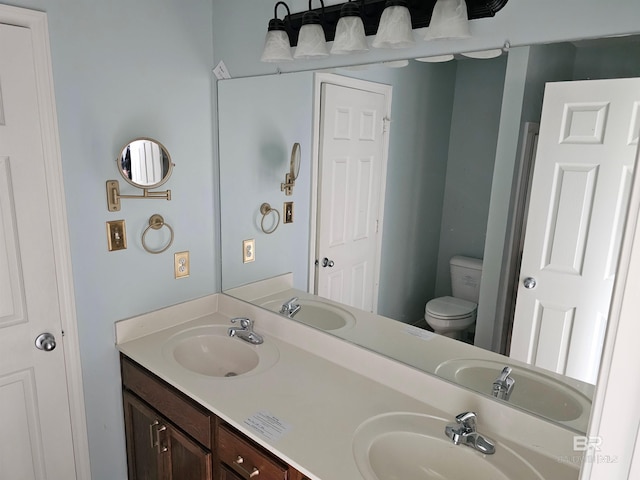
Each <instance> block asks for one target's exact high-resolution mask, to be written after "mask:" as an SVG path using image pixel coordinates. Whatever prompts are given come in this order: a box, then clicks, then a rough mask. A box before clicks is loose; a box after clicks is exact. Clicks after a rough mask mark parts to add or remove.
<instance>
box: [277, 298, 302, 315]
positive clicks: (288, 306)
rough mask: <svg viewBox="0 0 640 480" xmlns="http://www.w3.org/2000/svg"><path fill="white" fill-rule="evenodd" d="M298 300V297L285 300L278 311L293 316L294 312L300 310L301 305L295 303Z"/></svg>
mask: <svg viewBox="0 0 640 480" xmlns="http://www.w3.org/2000/svg"><path fill="white" fill-rule="evenodd" d="M297 301H298V297H293V298H290V299H289V300H287V301H286V302H284V303H283V304H282V308H281V309H280V313H281V314H283V315H286V316H287V317H289V318H293V317H294V316H295V314H296V313H298V312H299V311H300V309H301V308H302V305H300V304H299V303H296V302H297Z"/></svg>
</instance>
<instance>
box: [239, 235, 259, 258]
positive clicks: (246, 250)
mask: <svg viewBox="0 0 640 480" xmlns="http://www.w3.org/2000/svg"><path fill="white" fill-rule="evenodd" d="M255 259H256V239H255V238H250V239H249V240H243V241H242V263H249V262H253V261H255Z"/></svg>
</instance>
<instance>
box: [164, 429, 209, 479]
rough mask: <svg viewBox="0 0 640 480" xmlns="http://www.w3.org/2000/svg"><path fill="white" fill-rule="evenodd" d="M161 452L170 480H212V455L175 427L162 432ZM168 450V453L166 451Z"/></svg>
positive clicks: (167, 476) (167, 477)
mask: <svg viewBox="0 0 640 480" xmlns="http://www.w3.org/2000/svg"><path fill="white" fill-rule="evenodd" d="M159 436H160V439H159V442H160V451H161V452H163V451H164V453H161V455H163V457H164V458H163V460H164V469H165V471H166V473H167V475H166V476H165V478H166V479H168V480H187V479H188V480H211V478H212V476H211V467H212V466H211V453H210V452H207V451H206V450H205V449H203V448H202V447H201V446H200V445H198V444H197V443H196V442H195V441H193V440H191V439H190V438H189V437H187V436H186V435H184V434H183V433H182V432H181V431H180V430H178V429H177V428H175V427H174V426H172V425H170V424H167V429H166V430H163V431H160V435H159ZM165 449H166V451H165Z"/></svg>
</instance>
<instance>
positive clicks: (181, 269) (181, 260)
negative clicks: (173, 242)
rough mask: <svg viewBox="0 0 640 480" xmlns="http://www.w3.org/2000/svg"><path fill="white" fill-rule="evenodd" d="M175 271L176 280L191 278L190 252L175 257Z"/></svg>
mask: <svg viewBox="0 0 640 480" xmlns="http://www.w3.org/2000/svg"><path fill="white" fill-rule="evenodd" d="M173 269H174V275H175V277H176V278H185V277H188V276H189V252H188V251H187V252H178V253H175V254H174V255H173Z"/></svg>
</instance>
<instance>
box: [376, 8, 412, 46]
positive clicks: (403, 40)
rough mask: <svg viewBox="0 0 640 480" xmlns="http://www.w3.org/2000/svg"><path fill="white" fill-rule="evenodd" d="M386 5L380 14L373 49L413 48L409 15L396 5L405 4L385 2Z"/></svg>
mask: <svg viewBox="0 0 640 480" xmlns="http://www.w3.org/2000/svg"><path fill="white" fill-rule="evenodd" d="M389 3H393V4H392V5H388V6H387V7H385V9H384V10H383V12H382V16H381V17H380V24H379V25H378V32H377V33H376V37H375V38H374V39H373V44H372V45H373V46H374V47H375V48H407V47H411V46H413V44H414V43H415V39H414V38H413V29H412V26H411V13H410V12H409V9H408V8H407V7H406V6H404V5H398V3H405V5H406V2H397V1H396V2H387V4H389Z"/></svg>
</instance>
